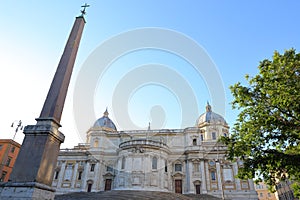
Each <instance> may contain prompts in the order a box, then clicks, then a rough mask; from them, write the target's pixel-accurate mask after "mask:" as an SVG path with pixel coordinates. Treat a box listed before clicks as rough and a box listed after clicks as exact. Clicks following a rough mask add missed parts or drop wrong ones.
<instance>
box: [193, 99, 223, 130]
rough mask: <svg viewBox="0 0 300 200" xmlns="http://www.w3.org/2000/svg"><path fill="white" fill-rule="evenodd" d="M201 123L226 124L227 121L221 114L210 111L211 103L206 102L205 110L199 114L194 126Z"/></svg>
mask: <svg viewBox="0 0 300 200" xmlns="http://www.w3.org/2000/svg"><path fill="white" fill-rule="evenodd" d="M203 123H211V124H222V125H227V122H226V121H225V119H224V118H223V117H222V116H221V115H219V114H217V113H215V112H213V111H212V109H211V105H209V103H208V102H207V105H206V112H205V113H203V114H201V115H200V117H199V118H198V119H197V121H196V126H197V127H198V126H201V125H202V124H203Z"/></svg>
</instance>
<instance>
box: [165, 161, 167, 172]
mask: <svg viewBox="0 0 300 200" xmlns="http://www.w3.org/2000/svg"><path fill="white" fill-rule="evenodd" d="M165 172H168V162H167V160H165Z"/></svg>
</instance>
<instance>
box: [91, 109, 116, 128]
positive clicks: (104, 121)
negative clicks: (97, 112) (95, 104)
mask: <svg viewBox="0 0 300 200" xmlns="http://www.w3.org/2000/svg"><path fill="white" fill-rule="evenodd" d="M108 115H109V113H108V111H107V108H106V110H105V112H104V113H103V117H101V118H99V119H97V120H96V121H95V123H94V125H93V128H99V127H100V128H104V129H108V130H111V131H117V128H116V125H115V124H114V122H113V121H112V120H111V119H110V118H109V117H108Z"/></svg>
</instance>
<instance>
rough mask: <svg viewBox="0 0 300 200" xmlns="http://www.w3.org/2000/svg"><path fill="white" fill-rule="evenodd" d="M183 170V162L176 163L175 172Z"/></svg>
mask: <svg viewBox="0 0 300 200" xmlns="http://www.w3.org/2000/svg"><path fill="white" fill-rule="evenodd" d="M181 171H182V166H181V164H175V172H181Z"/></svg>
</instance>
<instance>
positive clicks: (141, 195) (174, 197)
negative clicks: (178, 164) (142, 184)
mask: <svg viewBox="0 0 300 200" xmlns="http://www.w3.org/2000/svg"><path fill="white" fill-rule="evenodd" d="M92 199H93V200H94V199H101V200H102V199H103V200H169V199H170V200H196V199H201V200H219V199H218V198H216V197H212V196H210V195H195V194H189V195H182V194H175V193H169V192H153V191H134V190H132V191H126V190H112V191H106V192H76V193H69V194H64V195H56V196H55V200H92Z"/></svg>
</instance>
